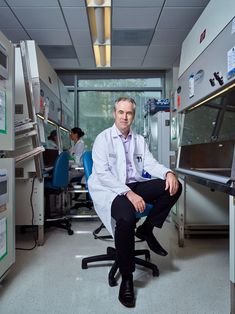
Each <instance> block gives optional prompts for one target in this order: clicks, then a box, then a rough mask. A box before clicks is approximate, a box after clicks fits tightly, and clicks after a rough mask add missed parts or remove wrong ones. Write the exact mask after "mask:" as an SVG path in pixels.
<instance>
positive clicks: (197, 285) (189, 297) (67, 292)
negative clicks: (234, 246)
mask: <svg viewBox="0 0 235 314" xmlns="http://www.w3.org/2000/svg"><path fill="white" fill-rule="evenodd" d="M98 225H99V222H98V221H81V220H80V221H75V222H73V229H74V231H75V233H74V235H73V236H68V235H67V233H66V232H64V231H63V230H59V229H51V230H49V231H47V232H46V235H45V237H46V241H45V245H44V246H42V247H37V248H36V249H34V250H33V251H17V252H16V263H15V265H14V266H13V268H12V269H11V271H10V272H9V274H8V275H7V277H6V278H5V279H4V280H3V282H2V283H1V286H0V313H1V314H21V313H22V314H23V313H24V314H34V313H40V314H41V313H49V314H54V313H55V314H67V313H68V314H75V313H76V314H77V313H79V314H88V313H91V314H93V313H97V314H106V313H118V314H121V313H139V314H144V313H148V314H155V313H159V314H175V313H180V314H181V313H190V314H204V313H205V314H212V313H213V314H223V313H229V273H228V272H229V268H228V262H229V260H228V239H227V238H213V239H211V238H209V239H208V238H200V239H198V238H190V239H186V240H185V247H184V248H179V247H178V245H177V232H176V229H175V227H174V225H173V223H165V225H164V227H163V229H162V230H160V231H159V230H157V229H156V232H157V233H156V234H157V235H158V239H159V240H160V242H161V243H162V244H163V245H164V247H165V248H166V249H167V250H168V252H169V254H168V256H167V257H160V256H157V255H155V254H154V253H153V254H152V261H153V262H155V263H157V264H158V266H159V269H160V276H159V277H152V274H151V272H150V271H146V270H145V269H143V268H138V269H137V270H136V271H135V273H134V284H135V293H136V297H137V299H136V307H135V308H134V309H128V308H125V307H124V306H122V305H121V304H120V303H119V301H118V299H117V296H118V291H119V287H118V286H117V287H109V285H108V283H107V275H108V271H109V266H98V267H90V268H88V269H87V270H82V269H81V266H80V265H81V258H82V257H84V256H88V255H94V254H100V253H104V252H105V249H106V247H107V245H108V244H112V243H110V242H109V243H107V242H104V241H100V240H94V239H93V237H92V234H91V232H92V231H93V229H94V228H95V227H97V226H98ZM30 237H31V235H30V234H28V233H27V234H26V235H19V234H18V235H17V246H25V247H26V246H30V245H31V239H30ZM137 245H138V247H140V248H143V247H145V246H146V244H145V243H138V244H137Z"/></svg>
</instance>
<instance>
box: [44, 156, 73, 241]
mask: <svg viewBox="0 0 235 314" xmlns="http://www.w3.org/2000/svg"><path fill="white" fill-rule="evenodd" d="M68 181H69V154H68V153H67V152H62V153H61V154H60V155H59V156H58V157H57V158H56V161H55V164H54V167H53V172H52V176H51V177H48V178H47V177H46V178H45V179H44V192H45V226H46V227H47V226H55V227H58V228H62V229H65V230H67V232H68V234H69V235H72V234H73V230H72V229H71V223H70V220H69V219H68V218H67V217H66V216H65V215H63V211H64V204H65V199H64V195H65V192H66V190H67V187H68ZM50 195H62V206H61V210H60V212H59V213H56V215H55V216H53V215H52V210H51V207H50ZM58 214H59V217H58Z"/></svg>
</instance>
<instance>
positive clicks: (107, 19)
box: [86, 0, 111, 67]
mask: <svg viewBox="0 0 235 314" xmlns="http://www.w3.org/2000/svg"><path fill="white" fill-rule="evenodd" d="M86 2H87V10H88V17H89V23H90V30H91V35H92V41H93V49H94V55H95V62H96V66H97V67H109V66H110V60H111V56H110V53H111V49H110V45H111V39H110V38H111V0H86Z"/></svg>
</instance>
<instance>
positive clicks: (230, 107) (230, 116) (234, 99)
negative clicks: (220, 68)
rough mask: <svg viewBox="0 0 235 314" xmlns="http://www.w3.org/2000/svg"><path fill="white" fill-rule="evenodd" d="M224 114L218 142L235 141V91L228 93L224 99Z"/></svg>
mask: <svg viewBox="0 0 235 314" xmlns="http://www.w3.org/2000/svg"><path fill="white" fill-rule="evenodd" d="M224 106H225V109H226V111H225V112H224V116H223V121H222V125H221V128H220V131H219V140H234V139H235V89H233V90H232V91H230V92H229V93H228V94H227V95H226V98H225V99H224Z"/></svg>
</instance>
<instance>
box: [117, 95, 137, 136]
mask: <svg viewBox="0 0 235 314" xmlns="http://www.w3.org/2000/svg"><path fill="white" fill-rule="evenodd" d="M113 116H114V119H115V124H116V127H117V128H118V129H119V131H120V132H121V133H122V134H125V135H127V134H128V133H129V130H130V127H131V124H132V122H133V120H134V117H135V111H134V105H133V104H132V103H131V102H129V101H127V100H121V101H119V103H117V105H116V110H114V112H113Z"/></svg>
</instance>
